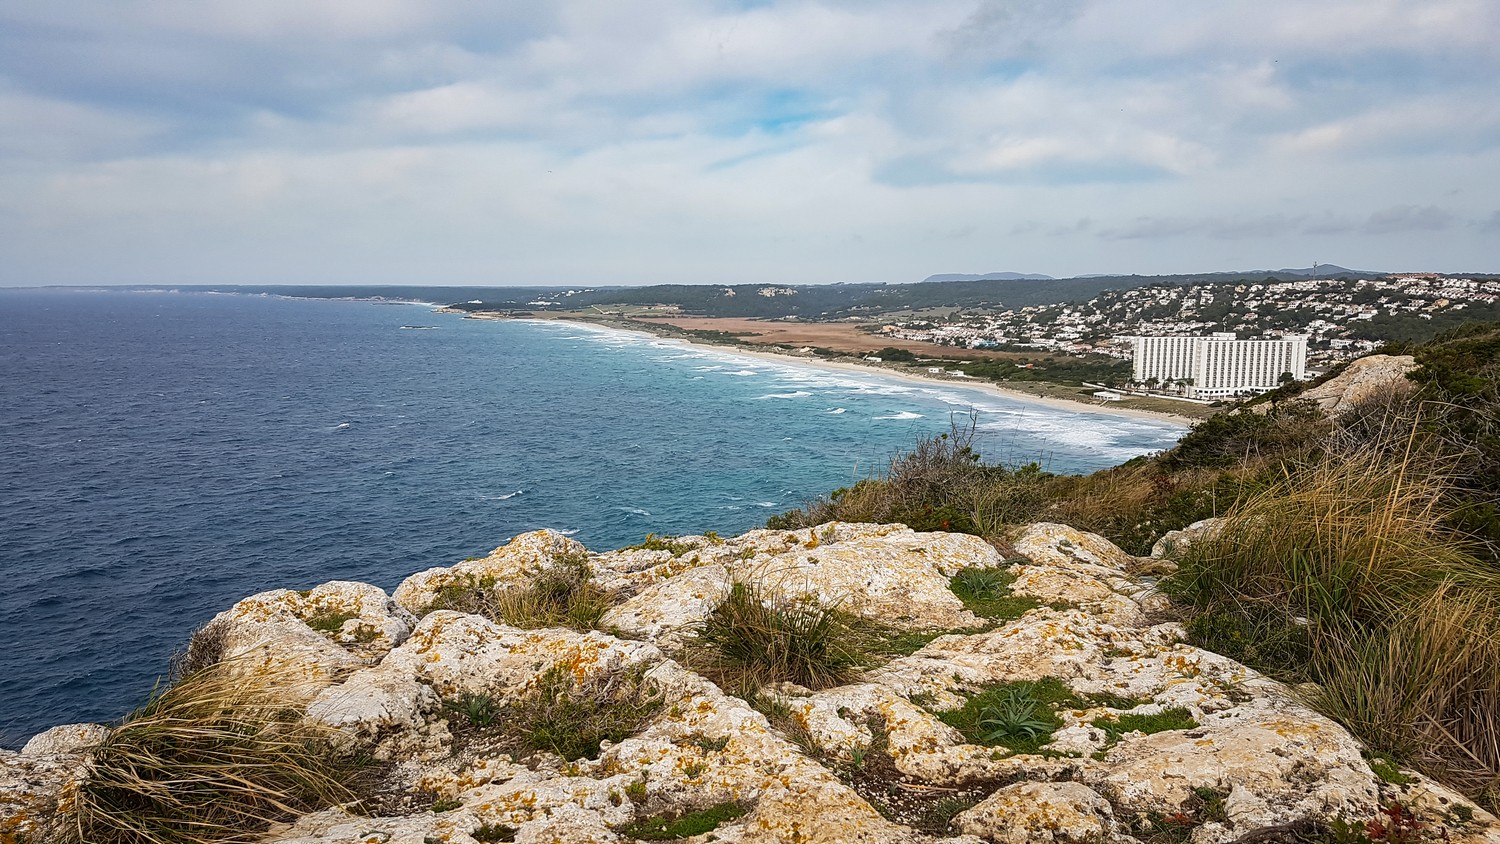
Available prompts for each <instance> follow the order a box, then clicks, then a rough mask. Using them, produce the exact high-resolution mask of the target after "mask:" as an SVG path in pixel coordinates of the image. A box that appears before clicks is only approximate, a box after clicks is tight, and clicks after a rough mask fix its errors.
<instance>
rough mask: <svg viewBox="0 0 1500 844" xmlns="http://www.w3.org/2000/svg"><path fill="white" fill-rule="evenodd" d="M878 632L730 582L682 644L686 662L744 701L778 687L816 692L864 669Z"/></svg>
mask: <svg viewBox="0 0 1500 844" xmlns="http://www.w3.org/2000/svg"><path fill="white" fill-rule="evenodd" d="M881 632H882V631H881V630H880V629H879V628H877V627H876V626H874V625H872V624H871V623H869V622H867V621H865V620H863V619H861V618H860V617H859V616H857V615H854V614H852V613H848V612H844V611H842V610H840V609H839V608H837V607H829V606H824V605H822V604H819V603H818V602H817V601H815V600H813V599H811V598H806V597H802V596H787V595H783V594H781V593H780V592H777V591H776V590H774V589H772V588H768V587H766V586H762V585H753V584H749V583H743V582H737V583H735V584H733V585H732V586H731V587H730V590H729V594H728V596H727V597H726V598H725V599H724V601H723V602H722V603H721V604H720V605H719V607H718V608H717V609H716V610H714V611H713V613H712V614H710V615H709V617H708V619H707V620H706V621H705V622H704V623H703V624H702V625H701V626H700V627H699V628H698V630H697V632H696V633H695V635H694V636H693V638H692V640H691V641H690V642H689V643H688V647H687V660H688V664H689V665H690V666H692V668H693V669H694V670H696V671H699V672H700V673H702V674H704V675H705V676H707V677H709V678H710V679H712V680H714V681H715V682H717V683H718V684H719V685H720V686H722V687H724V688H725V689H727V690H730V691H732V692H734V693H736V694H741V695H745V696H753V695H754V694H755V693H756V691H757V690H758V689H759V688H760V687H762V686H764V685H766V684H768V683H779V682H785V681H790V682H793V683H796V684H798V685H801V686H806V687H808V688H812V689H823V688H827V687H829V686H836V685H838V684H840V683H845V682H848V681H849V680H851V679H853V678H854V676H855V675H856V674H857V673H858V672H859V670H860V669H861V668H864V667H866V666H868V665H870V664H872V663H873V661H874V656H875V654H876V653H877V652H878V651H879V642H880V634H881Z"/></svg>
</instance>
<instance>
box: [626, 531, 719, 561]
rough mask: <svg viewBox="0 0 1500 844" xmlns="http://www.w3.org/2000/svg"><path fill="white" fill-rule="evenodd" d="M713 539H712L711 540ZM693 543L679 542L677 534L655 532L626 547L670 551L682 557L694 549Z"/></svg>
mask: <svg viewBox="0 0 1500 844" xmlns="http://www.w3.org/2000/svg"><path fill="white" fill-rule="evenodd" d="M710 541H712V540H710ZM693 547H694V546H693V545H691V544H690V543H687V542H679V541H678V540H677V537H675V536H657V535H656V534H654V533H648V534H646V538H645V540H644V541H642V542H640V543H638V544H636V545H630V546H627V547H626V548H624V549H623V550H626V551H670V552H671V554H672V556H674V557H680V556H682V555H683V554H686V553H687V552H689V551H691V550H693Z"/></svg>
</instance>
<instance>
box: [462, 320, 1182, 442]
mask: <svg viewBox="0 0 1500 844" xmlns="http://www.w3.org/2000/svg"><path fill="white" fill-rule="evenodd" d="M436 312H437V313H453V314H462V315H463V316H464V318H465V319H483V320H492V321H503V320H512V319H514V320H531V321H536V322H575V323H580V324H583V325H591V326H594V327H596V328H599V329H601V330H604V331H619V332H622V333H626V334H640V335H642V336H645V337H655V338H657V339H662V340H674V341H676V342H679V343H682V344H684V345H688V346H693V347H696V348H701V349H713V350H717V351H720V352H724V353H725V354H731V355H743V356H745V357H751V358H759V359H761V360H766V361H773V362H776V363H799V364H802V365H804V366H809V367H813V368H815V369H824V370H831V371H834V372H847V373H851V374H857V375H880V376H884V377H887V378H893V379H896V380H899V381H907V382H910V383H915V384H921V385H923V386H927V387H932V386H937V385H941V386H944V387H949V388H959V389H965V390H976V391H978V392H982V393H989V394H991V395H994V396H998V397H1000V398H1005V399H1012V400H1015V401H1021V402H1026V403H1028V404H1036V405H1041V406H1043V407H1050V408H1054V409H1057V410H1068V411H1072V412H1074V413H1100V414H1107V415H1112V416H1123V417H1126V418H1132V419H1147V420H1153V421H1157V422H1169V423H1172V424H1174V425H1181V426H1183V427H1191V426H1192V425H1193V424H1195V423H1197V422H1200V421H1202V420H1201V419H1195V418H1193V417H1189V416H1182V415H1178V414H1174V413H1165V412H1162V411H1156V410H1143V409H1141V408H1135V407H1112V406H1110V405H1109V404H1108V403H1102V402H1101V403H1099V404H1094V403H1091V402H1086V401H1075V400H1072V399H1065V398H1059V397H1055V396H1038V395H1035V394H1033V393H1028V392H1026V391H1024V390H1016V389H1012V388H1008V387H1005V386H1002V385H1000V384H996V383H995V382H993V381H984V380H981V379H978V378H943V377H936V376H932V375H928V374H925V373H921V372H912V371H910V370H905V369H895V368H892V367H887V366H879V365H873V364H870V363H866V362H860V361H856V360H828V359H827V358H821V357H818V356H816V355H799V354H793V353H790V352H784V351H777V350H773V349H771V348H749V347H747V346H746V345H745V344H738V345H728V344H719V343H706V342H703V341H701V340H696V339H694V338H692V337H684V336H681V335H679V334H674V333H671V332H668V331H651V330H649V329H650V328H651V327H652V326H650V325H649V324H648V325H640V326H636V325H630V326H624V325H619V324H617V322H616V321H613V320H609V319H591V318H589V317H588V316H587V315H580V314H575V313H568V314H557V313H555V312H554V313H553V314H545V312H544V313H530V314H528V315H526V316H509V315H506V314H501V313H497V312H489V311H482V312H471V311H462V310H458V309H450V308H439V309H437V310H436Z"/></svg>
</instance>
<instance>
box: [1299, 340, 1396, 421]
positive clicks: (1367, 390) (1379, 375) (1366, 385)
mask: <svg viewBox="0 0 1500 844" xmlns="http://www.w3.org/2000/svg"><path fill="white" fill-rule="evenodd" d="M1416 368H1417V362H1416V359H1415V358H1413V357H1412V356H1411V355H1366V356H1365V357H1362V358H1357V359H1355V360H1353V361H1350V362H1349V367H1348V368H1347V369H1345V370H1344V371H1343V372H1341V373H1339V374H1338V375H1336V376H1334V377H1333V378H1330V379H1328V380H1327V381H1325V382H1324V383H1322V384H1319V385H1318V386H1316V387H1313V388H1311V389H1309V390H1307V391H1305V392H1303V393H1302V394H1301V395H1300V396H1298V398H1302V399H1311V400H1312V401H1315V402H1317V403H1318V406H1319V407H1321V408H1322V409H1323V410H1324V411H1326V412H1327V413H1329V414H1330V415H1334V416H1337V415H1338V414H1340V413H1343V412H1344V411H1346V410H1348V409H1350V408H1351V407H1353V406H1354V405H1356V404H1358V403H1359V402H1360V401H1361V400H1363V399H1365V398H1367V397H1368V396H1370V395H1373V394H1374V393H1376V392H1377V391H1379V390H1383V389H1408V388H1410V386H1411V382H1409V381H1407V380H1406V373H1408V372H1410V371H1412V370H1413V369H1416Z"/></svg>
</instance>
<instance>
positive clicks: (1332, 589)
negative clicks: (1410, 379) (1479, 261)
mask: <svg viewBox="0 0 1500 844" xmlns="http://www.w3.org/2000/svg"><path fill="white" fill-rule="evenodd" d="M1417 421H1418V420H1414V419H1411V418H1404V419H1403V418H1389V417H1388V420H1387V424H1384V425H1382V426H1379V427H1377V428H1374V429H1372V428H1369V427H1367V426H1365V425H1363V424H1362V427H1361V430H1362V434H1361V436H1360V437H1357V438H1354V437H1351V438H1340V437H1338V436H1334V437H1332V438H1330V440H1329V442H1328V447H1329V451H1328V453H1327V456H1326V457H1325V458H1324V459H1321V460H1318V461H1316V462H1313V463H1311V464H1310V465H1306V466H1303V467H1301V468H1287V469H1286V470H1285V474H1284V476H1283V477H1282V478H1281V480H1280V481H1279V482H1277V483H1274V484H1272V485H1271V486H1270V487H1269V488H1267V489H1265V490H1263V491H1261V492H1259V493H1257V494H1254V495H1251V496H1249V497H1248V498H1246V499H1245V500H1243V501H1242V502H1240V503H1239V504H1238V505H1237V506H1236V507H1234V508H1233V509H1232V510H1231V511H1230V513H1229V514H1228V515H1227V517H1226V523H1225V526H1224V528H1223V529H1222V530H1221V531H1220V532H1219V533H1218V534H1217V535H1216V536H1215V537H1214V538H1211V539H1209V540H1206V541H1202V542H1199V543H1195V544H1194V545H1192V546H1191V547H1190V548H1188V549H1187V551H1186V552H1185V553H1184V554H1183V556H1182V557H1180V558H1179V560H1178V564H1179V566H1180V569H1179V571H1178V573H1177V574H1176V575H1174V576H1173V577H1171V578H1170V579H1168V580H1167V581H1166V582H1165V583H1164V584H1163V585H1164V588H1166V590H1167V591H1168V592H1169V593H1170V594H1172V595H1173V596H1175V597H1177V598H1179V599H1181V600H1184V601H1187V602H1190V603H1191V604H1193V605H1194V606H1195V607H1196V609H1197V611H1198V616H1197V617H1196V618H1195V619H1194V620H1193V621H1192V622H1191V623H1190V625H1189V629H1190V631H1192V632H1193V633H1194V635H1195V636H1196V638H1197V639H1198V640H1199V641H1200V643H1201V644H1203V645H1205V646H1206V647H1209V648H1211V649H1214V650H1220V651H1222V652H1226V653H1228V654H1229V655H1231V656H1236V657H1240V658H1244V659H1246V660H1247V661H1248V662H1251V663H1252V664H1254V665H1255V667H1257V668H1261V669H1262V670H1265V671H1267V673H1271V674H1273V675H1278V676H1282V677H1283V678H1286V679H1290V680H1309V681H1312V682H1314V683H1317V684H1318V686H1319V688H1320V691H1319V692H1318V693H1317V694H1316V699H1315V700H1314V701H1312V702H1313V703H1314V704H1315V705H1317V706H1318V707H1319V708H1320V709H1322V710H1323V711H1324V712H1326V713H1327V714H1329V715H1331V716H1333V717H1335V718H1337V719H1339V720H1340V721H1342V722H1343V723H1344V724H1345V725H1346V726H1348V727H1349V728H1350V729H1352V730H1353V731H1355V732H1356V734H1358V735H1359V736H1360V737H1361V738H1362V739H1364V740H1365V741H1367V742H1368V743H1370V744H1372V745H1373V746H1375V747H1376V748H1377V749H1379V750H1382V751H1386V752H1390V753H1393V754H1395V755H1397V756H1399V757H1401V758H1403V759H1405V760H1407V761H1408V762H1410V763H1412V764H1415V765H1417V766H1419V767H1421V768H1422V769H1424V770H1426V771H1427V772H1429V773H1432V774H1434V775H1438V776H1441V777H1443V778H1445V779H1447V780H1448V781H1449V782H1453V783H1454V784H1457V785H1461V786H1462V787H1464V788H1465V790H1467V791H1468V792H1469V793H1470V794H1473V795H1476V796H1483V795H1484V794H1485V793H1486V792H1490V793H1491V796H1490V801H1491V805H1493V801H1494V790H1495V788H1496V785H1497V783H1500V602H1497V596H1500V571H1497V570H1496V568H1495V567H1494V565H1493V564H1492V563H1491V562H1488V561H1487V560H1486V559H1485V557H1484V556H1483V555H1482V554H1479V553H1476V552H1477V551H1479V550H1480V549H1478V548H1476V547H1475V546H1474V545H1473V544H1472V543H1471V542H1470V541H1468V540H1467V539H1466V538H1465V537H1463V536H1461V535H1458V534H1456V533H1455V532H1454V531H1453V530H1452V529H1450V528H1449V527H1448V525H1449V524H1450V517H1451V515H1452V507H1453V504H1452V501H1453V498H1452V493H1453V490H1454V483H1455V478H1454V475H1453V473H1452V471H1451V469H1452V466H1453V463H1452V461H1451V460H1450V459H1447V458H1445V457H1443V456H1442V454H1441V453H1440V452H1439V451H1436V450H1434V449H1433V448H1431V447H1430V446H1431V444H1430V443H1429V442H1426V441H1424V440H1423V438H1422V436H1421V434H1420V430H1421V428H1420V426H1419V425H1418V424H1416V423H1417ZM1372 434H1373V437H1372V436H1371V435H1372ZM1367 437H1370V438H1369V439H1367Z"/></svg>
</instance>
